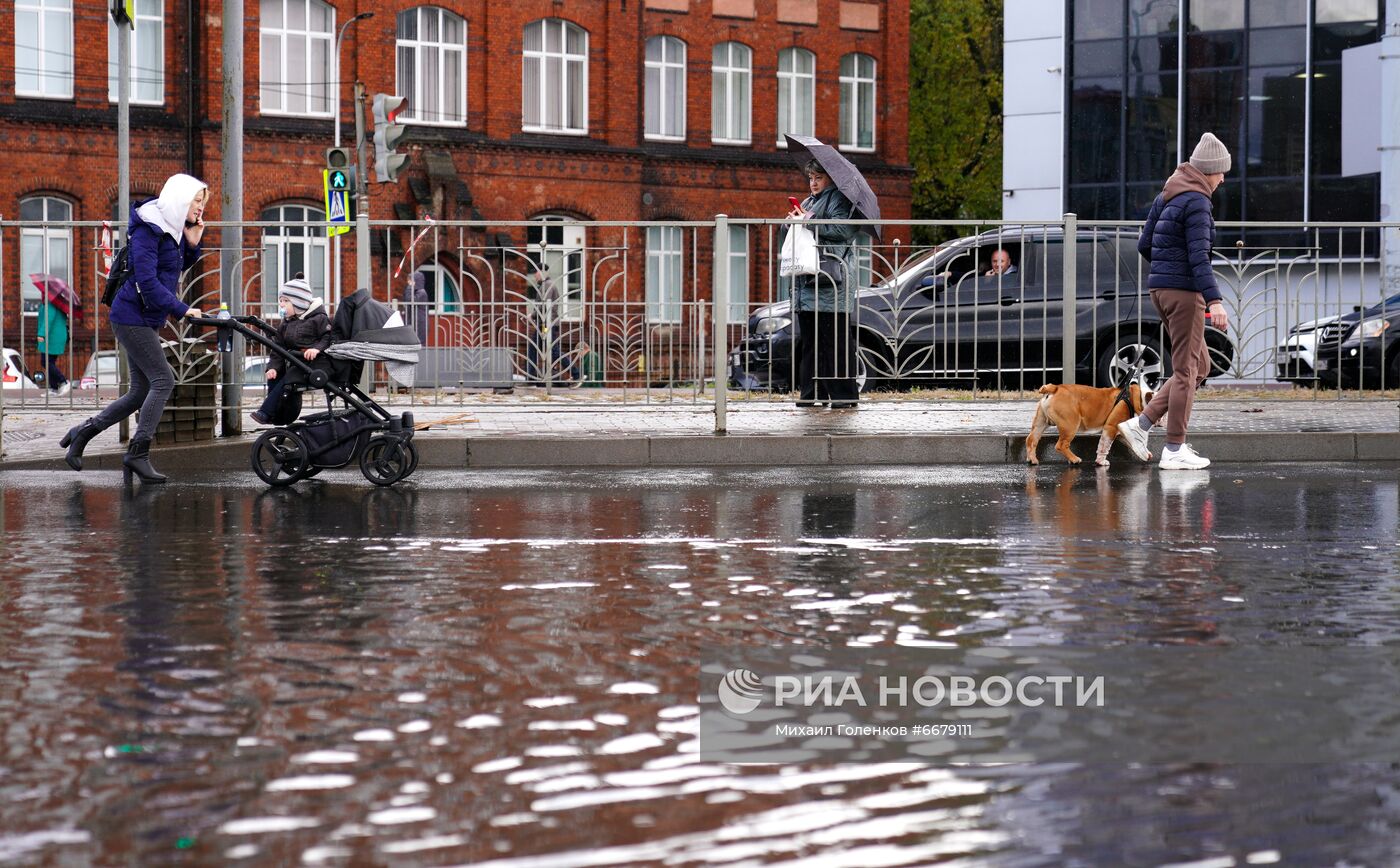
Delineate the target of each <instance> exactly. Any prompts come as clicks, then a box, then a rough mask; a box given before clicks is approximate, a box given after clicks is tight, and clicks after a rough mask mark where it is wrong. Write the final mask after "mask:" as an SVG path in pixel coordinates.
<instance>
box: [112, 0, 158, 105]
mask: <svg viewBox="0 0 1400 868" xmlns="http://www.w3.org/2000/svg"><path fill="white" fill-rule="evenodd" d="M152 10H154V11H152ZM134 23H135V25H136V26H135V27H134V28H132V29H131V31H130V32H131V53H130V55H129V56H128V58H127V59H128V60H129V61H130V67H131V103H132V105H164V104H165V4H164V3H163V2H162V0H136V18H135V22H134ZM150 43H155V51H156V55H155V62H156V65H155V67H154V68H150V69H147V68H143V67H142V66H141V64H140V57H141V48H142V47H143V46H145V45H147V44H150ZM118 71H119V70H118V69H117V25H116V24H115V23H114V22H113V21H112V16H110V15H108V16H107V101H108V102H116V101H117V99H118V96H117V73H118ZM143 94H144V95H143ZM151 94H154V95H151Z"/></svg>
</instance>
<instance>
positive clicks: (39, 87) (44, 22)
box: [14, 0, 74, 99]
mask: <svg viewBox="0 0 1400 868" xmlns="http://www.w3.org/2000/svg"><path fill="white" fill-rule="evenodd" d="M14 15H15V96H23V97H39V98H40V99H72V98H73V54H74V50H73V0H15V6H14ZM30 15H32V16H34V17H35V20H36V21H37V22H38V26H37V27H36V28H35V30H34V32H33V33H30V32H29V31H28V29H27V28H26V29H24V30H21V20H22V19H23V18H25V17H27V16H30ZM60 25H61V26H62V27H63V28H66V29H67V31H68V45H67V46H66V47H65V48H64V49H63V50H55V49H54V48H53V47H51V46H49V45H48V44H47V43H48V39H49V35H50V30H51V29H52V28H55V27H59V26H60ZM29 36H32V37H33V41H32V42H30V43H29V44H27V45H26V44H25V42H24V39H23V37H29ZM55 38H59V39H61V38H62V35H61V34H60V35H58V36H57V37H55ZM23 51H28V52H31V53H32V54H33V55H34V60H33V62H34V66H32V67H31V66H27V65H26V64H28V63H29V59H28V58H22V57H21V52H23ZM21 68H24V69H26V71H28V72H30V73H32V77H33V79H34V85H33V86H32V87H24V86H22V84H21V79H20V69H21Z"/></svg>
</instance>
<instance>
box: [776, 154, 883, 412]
mask: <svg viewBox="0 0 1400 868" xmlns="http://www.w3.org/2000/svg"><path fill="white" fill-rule="evenodd" d="M787 142H788V151H789V153H791V154H792V155H793V157H794V158H795V159H796V160H797V161H798V165H800V166H801V167H802V171H803V174H805V175H806V176H807V189H808V192H809V193H810V195H809V196H808V197H807V198H806V199H804V200H803V201H802V202H801V203H800V204H798V205H795V206H794V207H793V209H792V210H791V211H790V212H788V215H787V216H788V217H791V218H796V219H802V220H858V219H867V220H879V219H880V206H879V203H878V201H877V200H876V198H875V193H874V192H873V191H872V190H871V189H870V184H869V183H867V182H866V180H865V177H864V176H863V175H861V173H860V170H859V169H857V168H856V167H855V166H854V165H852V164H851V161H850V160H847V159H846V157H845V156H844V155H842V154H841V153H840V152H839V151H837V150H836V149H835V148H833V147H831V146H830V145H826V144H823V143H822V142H821V141H820V140H818V139H814V138H811V137H810V136H792V135H789V136H787ZM794 198H795V197H794ZM873 228H874V229H875V232H876V234H879V228H878V227H873ZM812 230H813V233H814V234H815V235H816V239H817V247H818V250H819V253H820V256H819V259H818V267H819V272H820V273H818V274H815V275H810V274H801V275H798V276H797V277H795V278H794V279H793V288H792V310H793V325H794V328H795V329H796V331H797V342H796V353H797V358H796V359H795V360H794V362H795V372H796V374H797V376H796V381H797V393H798V396H797V406H799V407H816V406H819V405H823V404H829V405H830V407H831V408H832V409H833V410H847V409H855V408H856V407H857V406H858V401H859V399H860V389H859V387H858V386H857V385H856V334H855V327H854V323H853V322H852V319H851V316H852V314H854V313H855V304H854V302H855V294H854V290H853V289H852V287H851V275H852V274H853V273H854V271H855V247H854V245H853V244H852V241H853V240H854V239H855V235H856V227H855V226H852V225H851V224H849V223H832V224H827V225H822V226H813V227H812Z"/></svg>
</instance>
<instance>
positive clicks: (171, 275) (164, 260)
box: [111, 202, 200, 329]
mask: <svg viewBox="0 0 1400 868" xmlns="http://www.w3.org/2000/svg"><path fill="white" fill-rule="evenodd" d="M144 204H145V202H139V203H136V204H134V205H132V206H131V222H130V223H129V224H128V226H127V233H128V234H127V243H128V244H130V245H131V267H132V269H133V270H134V271H135V276H134V277H132V279H131V280H128V281H127V282H126V283H125V284H123V285H122V288H121V289H119V290H118V291H117V296H116V298H114V299H113V300H112V314H111V320H112V322H114V323H116V324H118V325H129V326H137V325H144V326H150V327H151V328H156V329H158V328H160V327H161V325H162V324H163V323H164V322H165V319H166V317H171V316H176V317H179V316H184V315H185V311H187V310H189V309H190V306H189V305H187V304H185V303H184V302H183V301H181V300H180V295H179V292H180V275H181V274H182V273H184V271H185V269H187V268H189V267H190V266H192V265H194V264H195V262H196V261H197V260H198V259H199V253H200V248H199V247H197V246H191V245H190V243H189V242H188V241H186V240H185V237H184V235H183V234H182V235H181V236H180V240H179V242H176V240H175V239H174V238H173V237H171V235H170V233H169V232H166V231H165V230H163V229H161V228H160V227H158V226H154V225H152V224H150V223H147V222H146V221H145V220H143V219H142V218H141V217H140V215H138V214H137V213H136V211H137V209H138V208H139V207H141V205H144ZM137 283H139V284H141V295H140V296H139V297H138V296H137V294H136V286H135V285H136V284H137ZM142 300H144V301H145V303H146V304H145V307H142V305H141V302H142Z"/></svg>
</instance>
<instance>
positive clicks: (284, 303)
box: [252, 277, 331, 425]
mask: <svg viewBox="0 0 1400 868" xmlns="http://www.w3.org/2000/svg"><path fill="white" fill-rule="evenodd" d="M277 305H278V307H280V308H281V310H282V323H281V324H280V325H279V326H278V327H277V332H276V334H275V336H274V339H275V340H276V341H277V344H278V346H280V347H282V348H283V349H285V350H287V351H289V352H293V353H295V352H298V351H300V354H301V357H302V358H303V359H305V360H306V363H307V365H309V366H310V367H311V368H313V369H319V370H323V371H326V372H327V373H329V372H330V370H331V364H330V359H329V358H327V357H326V355H325V352H326V349H327V348H328V347H330V345H331V320H330V317H329V316H327V315H326V307H325V305H323V304H322V303H321V300H320V299H319V298H316V297H314V296H313V295H312V294H311V287H310V285H308V284H307V282H306V281H305V280H304V279H302V278H300V277H294V278H292V279H291V280H289V281H287V282H286V283H284V284H282V288H281V289H279V290H278V291H277ZM267 379H268V382H270V383H271V384H272V385H271V386H270V387H269V388H268V390H267V397H266V398H264V399H263V402H262V406H261V407H259V408H258V409H257V410H255V411H253V414H252V416H253V421H254V422H257V423H258V424H259V425H269V424H271V423H272V420H273V418H274V416H275V414H276V410H277V404H278V402H279V401H280V400H281V399H282V394H283V393H284V392H285V391H286V390H287V387H288V386H296V385H301V384H304V383H306V382H307V372H306V371H305V370H303V369H302V368H301V367H300V366H297V365H290V366H289V365H288V364H287V360H286V359H285V358H283V357H282V356H280V355H278V354H275V353H274V354H273V356H272V361H271V363H269V364H268V366H267Z"/></svg>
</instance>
